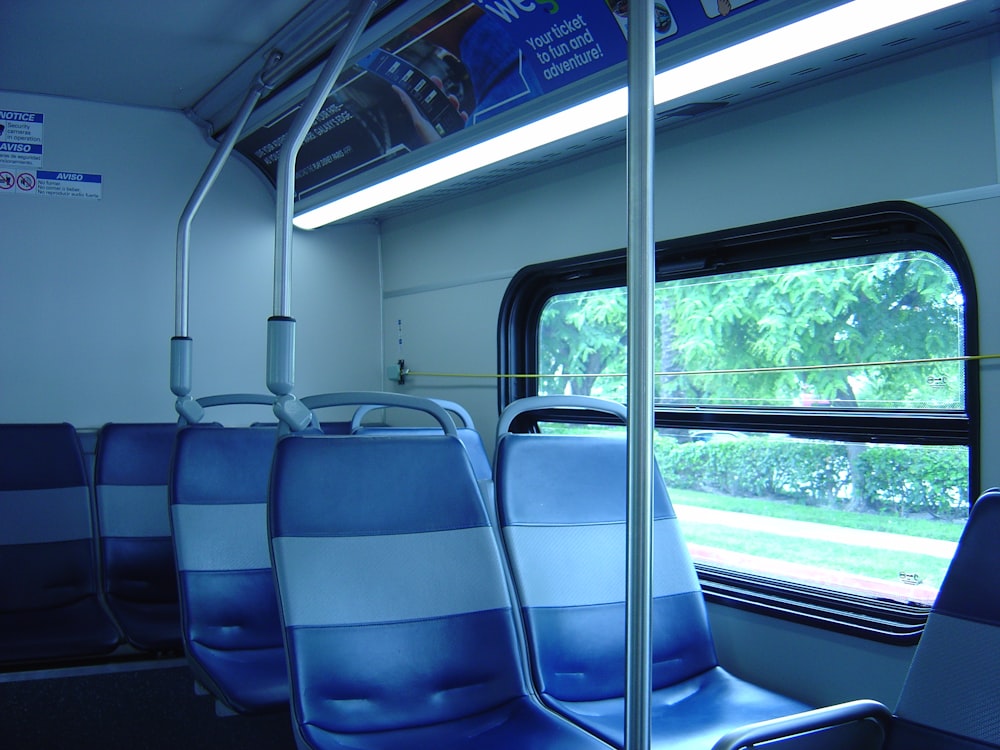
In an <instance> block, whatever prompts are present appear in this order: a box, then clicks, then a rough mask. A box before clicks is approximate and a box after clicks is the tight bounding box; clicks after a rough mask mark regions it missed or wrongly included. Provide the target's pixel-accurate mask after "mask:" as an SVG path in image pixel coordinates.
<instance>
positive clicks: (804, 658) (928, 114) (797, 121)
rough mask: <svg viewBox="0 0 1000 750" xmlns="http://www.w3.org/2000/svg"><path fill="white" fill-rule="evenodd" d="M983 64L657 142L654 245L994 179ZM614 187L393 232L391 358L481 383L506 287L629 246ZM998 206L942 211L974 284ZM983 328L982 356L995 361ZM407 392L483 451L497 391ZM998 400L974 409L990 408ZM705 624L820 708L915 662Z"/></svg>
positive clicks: (493, 197) (957, 62)
mask: <svg viewBox="0 0 1000 750" xmlns="http://www.w3.org/2000/svg"><path fill="white" fill-rule="evenodd" d="M992 67H993V66H992V61H991V50H990V41H989V40H988V39H975V40H970V41H967V42H964V43H961V44H957V45H954V46H952V47H948V48H943V49H937V50H933V51H928V52H926V53H924V54H922V55H920V56H917V57H910V58H906V59H901V60H898V61H895V62H892V63H889V64H886V65H883V66H880V67H877V68H874V69H871V70H868V71H864V72H861V73H858V74H856V75H854V76H852V77H850V78H846V79H841V80H832V81H828V82H825V83H820V84H816V85H813V86H812V87H810V88H807V89H801V90H798V91H796V92H793V93H790V94H787V95H784V96H782V97H780V98H775V99H771V100H767V101H762V102H759V103H756V104H751V105H748V106H746V107H743V108H734V109H732V110H731V111H726V112H722V113H719V114H717V115H714V116H711V117H707V118H705V119H702V120H694V121H692V122H691V123H689V124H687V125H686V126H684V127H680V128H675V129H672V130H668V131H666V132H664V133H661V134H660V135H659V137H658V141H657V151H656V176H655V219H656V238H657V239H658V240H662V239H669V238H675V237H684V236H689V235H692V234H697V233H701V232H707V231H711V230H718V229H723V228H726V227H737V226H741V225H746V224H752V223H757V222H762V221H768V220H774V219H782V218H788V217H794V216H798V215H803V214H807V213H811V212H818V211H826V210H831V209H837V208H841V207H845V206H852V205H861V204H864V203H869V202H875V201H882V200H899V199H907V198H913V197H917V196H924V195H929V194H937V193H948V192H951V191H958V190H964V189H968V188H974V187H978V186H984V185H994V184H995V183H996V182H997V176H998V175H997V139H996V134H995V129H994V100H993V96H992V89H993V80H992ZM625 190H626V182H625V153H624V149H623V148H616V149H613V150H609V151H606V152H603V153H599V154H596V155H592V156H588V157H585V158H582V159H579V160H576V161H573V162H570V163H568V164H564V165H562V166H558V167H555V168H552V169H549V170H547V171H545V172H542V173H539V174H536V175H532V176H531V177H529V178H523V179H518V180H514V181H511V182H506V183H503V184H501V185H498V186H497V187H495V188H493V189H491V190H487V191H482V192H477V193H475V194H472V195H469V196H465V197H462V198H460V199H457V200H453V201H451V202H450V203H449V204H447V205H446V206H439V207H436V210H434V211H424V212H422V213H414V214H410V215H405V216H401V217H397V218H394V219H392V220H389V221H386V222H385V224H384V225H383V227H382V247H383V264H384V272H383V273H384V282H385V295H384V315H385V319H386V321H387V326H386V331H385V333H384V336H385V341H386V349H387V352H392V351H394V346H395V343H394V340H395V336H396V332H395V330H394V328H393V326H392V323H394V321H395V320H396V319H397V318H399V319H402V320H403V333H404V353H405V358H406V361H407V365H408V366H410V367H412V368H413V369H414V370H418V371H419V370H423V371H452V372H492V371H493V370H492V369H491V368H492V367H495V366H496V333H497V314H498V311H499V307H500V303H501V299H502V297H503V294H504V291H505V289H506V286H507V282H508V281H509V279H510V278H511V276H512V275H513V274H514V273H515V272H516V271H517V270H518V269H519V268H521V267H522V266H524V265H526V264H529V263H537V262H542V261H547V260H552V259H557V258H563V257H570V256H575V255H580V254H585V253H592V252H599V251H604V250H611V249H615V248H620V247H623V246H624V245H625V244H626V224H625V214H626V198H625ZM994 204H995V201H993V202H990V201H979V202H978V203H977V205H976V206H971V205H970V206H966V207H964V208H962V207H956V206H951V207H947V208H944V207H942V208H940V210H941V212H942V216H944V217H945V218H946V220H949V221H954V222H956V223H957V224H960V226H955V227H954V228H955V229H956V231H957V232H958V234H959V236H960V238H961V239H962V240H963V241H964V242H965V243H966V246H967V249H968V251H969V252H970V254H971V255H972V256H973V261H974V267H975V271H976V274H977V278H978V279H979V285H980V287H981V289H982V288H984V287H986V285H987V284H988V281H989V280H990V279H992V278H993V277H994V275H995V274H996V272H997V270H998V269H997V264H998V261H997V254H996V252H995V250H994V249H993V247H992V245H993V242H994V239H993V238H994V237H995V236H996V219H995V216H996V214H995V211H994V210H992V209H993V205H994ZM979 302H980V320H981V321H983V328H984V330H986V329H988V328H989V325H988V321H990V320H996V319H997V317H998V314H1000V301H998V300H997V299H996V295H989V294H980V300H979ZM989 330H990V332H989V333H986V334H984V336H985V338H984V342H983V348H984V351H985V350H986V349H988V348H992V349H991V350H993V351H1000V340H996V336H995V334H994V333H993V332H992V329H989ZM388 358H389V359H390V360H394V359H395V357H394V356H393V357H388ZM401 390H403V391H406V392H412V393H417V394H420V395H433V396H440V397H445V398H453V399H456V400H458V401H461V402H463V403H464V404H465V405H466V406H467V407H468V408H469V409H470V411H471V412H472V415H473V417H474V418H475V420H476V423H477V426H478V427H479V428H480V431H481V432H482V433H483V437H484V440H485V442H486V443H487V446H488V449H492V444H493V439H492V433H493V431H494V429H495V425H496V417H497V412H496V408H497V407H496V404H497V399H496V387H495V382H493V381H489V380H485V381H483V380H458V381H456V380H451V379H445V378H434V377H414V378H412V379H411V381H410V382H409V383H408V384H406V385H404V386H402V387H401ZM998 390H1000V389H997V388H994V389H993V392H994V393H995V392H997V391H998ZM994 398H995V397H990V399H994ZM993 406H996V404H992V401H989V403H987V402H985V401H984V403H983V409H984V413H991V411H990V410H992V408H993ZM992 429H993V428H992V427H988V428H987V430H986V431H987V432H989V430H992ZM983 445H984V449H990V450H992V449H995V448H996V447H997V446H998V445H1000V438H998V436H997V435H993V434H986V435H985V436H984V441H983ZM984 463H986V464H987V466H990V462H989V461H986V462H984ZM993 463H994V464H995V462H993ZM984 479H987V480H988V482H992V483H994V484H995V483H1000V476H997V477H995V478H992V479H988V478H987V477H984ZM711 617H712V623H713V629H714V632H715V635H716V645H717V648H718V651H719V655H720V659H721V661H722V663H723V664H724V665H726V666H727V667H729V668H730V669H732V670H733V671H734V672H736V673H737V674H740V675H743V676H746V677H749V678H752V679H754V680H756V681H759V682H762V683H764V684H770V685H772V686H774V687H782V688H783V689H785V690H789V689H790V690H793V691H794V692H795V693H796V694H797V696H798V697H800V698H801V699H803V700H806V701H809V702H812V703H815V704H822V703H832V702H836V701H840V700H847V699H851V698H856V697H874V698H877V699H880V700H883V701H884V702H886V703H887V704H889V705H890V706H891V705H893V704H894V703H895V700H896V697H897V694H898V690H899V687H900V685H901V683H902V680H903V677H904V676H905V673H906V669H907V665H908V663H909V658H910V655H911V650H910V649H909V648H900V647H895V646H886V645H884V644H879V643H875V642H873V641H868V640H862V639H857V638H851V637H847V636H839V635H837V634H831V633H827V632H825V631H817V630H814V629H811V628H806V627H804V626H801V625H797V624H794V623H790V622H784V621H779V620H774V619H773V618H763V617H760V616H759V615H755V614H752V613H746V612H741V611H739V610H735V609H731V608H728V607H713V608H712V610H711ZM748 640H749V642H752V643H753V644H754V647H753V648H752V649H747V648H746V647H745V645H746V643H747V642H748Z"/></svg>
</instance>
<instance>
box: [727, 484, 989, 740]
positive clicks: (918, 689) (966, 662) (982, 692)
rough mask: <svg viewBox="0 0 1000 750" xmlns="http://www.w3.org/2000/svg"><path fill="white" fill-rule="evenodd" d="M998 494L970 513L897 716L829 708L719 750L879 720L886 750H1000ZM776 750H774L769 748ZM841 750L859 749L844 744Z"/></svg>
mask: <svg viewBox="0 0 1000 750" xmlns="http://www.w3.org/2000/svg"><path fill="white" fill-rule="evenodd" d="M998 539H1000V490H997V489H992V490H988V491H987V492H985V493H984V494H983V495H982V497H980V498H979V499H978V500H977V501H976V503H975V504H974V505H973V506H972V512H971V514H970V515H969V520H968V522H967V523H966V526H965V530H964V531H963V532H962V537H961V539H960V540H959V542H958V547H957V548H956V550H955V555H954V557H953V558H952V561H951V565H950V566H949V567H948V572H947V574H946V575H945V577H944V580H943V581H942V582H941V589H940V590H939V591H938V595H937V599H936V600H935V602H934V605H933V606H932V607H931V611H930V613H929V614H928V617H927V625H926V627H925V628H924V632H923V634H922V635H921V636H920V642H919V643H918V644H917V648H916V650H915V652H914V654H913V660H912V662H911V663H910V669H909V672H907V675H906V679H905V680H904V681H903V689H902V691H901V693H900V696H899V701H898V702H897V704H896V710H895V712H894V713H893V714H892V715H890V714H889V711H888V709H886V708H885V707H884V706H882V705H881V704H879V703H876V702H875V701H857V702H853V703H850V704H840V705H837V706H827V707H823V708H820V709H816V710H815V711H811V712H808V713H805V714H802V715H801V716H798V717H790V718H789V719H786V720H777V721H773V722H763V723H761V724H760V725H758V726H752V727H745V728H742V729H739V730H735V731H733V732H731V733H730V734H729V735H727V736H725V737H723V738H721V739H720V740H719V742H718V743H717V744H716V745H715V748H716V750H740V749H742V748H750V747H752V746H755V743H760V742H764V741H770V740H776V742H775V744H774V745H773V747H775V750H777V748H782V750H783V748H784V747H785V744H782V743H783V740H782V739H781V738H785V737H788V736H790V735H794V734H799V733H802V732H805V731H813V732H816V731H819V730H822V729H825V728H827V727H830V726H833V725H835V724H839V723H844V722H847V721H855V722H858V721H867V722H871V721H872V720H875V721H878V722H879V724H881V725H882V726H883V727H884V728H885V742H884V744H883V743H880V744H878V745H876V747H880V748H881V747H884V748H885V749H886V750H997V748H1000V681H998V679H997V676H998V675H1000V580H998V578H997V576H996V575H993V572H994V571H996V570H997V569H998V568H1000V545H998V544H997V540H998ZM771 746H772V745H769V747H771ZM838 747H839V748H840V750H855V748H857V747H858V745H857V744H856V743H844V744H841V745H839V746H838Z"/></svg>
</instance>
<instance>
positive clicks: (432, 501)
mask: <svg viewBox="0 0 1000 750" xmlns="http://www.w3.org/2000/svg"><path fill="white" fill-rule="evenodd" d="M446 432H448V434H445V435H440V436H438V435H425V436H409V435H405V434H403V435H385V436H377V437H375V436H373V437H368V438H364V439H361V438H356V437H334V436H292V437H287V438H285V439H283V440H281V441H280V442H279V444H278V448H277V452H276V455H275V464H274V471H273V476H272V484H271V505H270V509H269V524H270V536H271V549H272V555H273V558H274V566H275V574H276V579H277V582H278V592H279V600H280V604H281V614H282V619H283V623H284V632H285V641H286V646H287V652H288V660H289V672H290V679H291V685H292V709H293V714H294V724H295V727H296V732H297V740H298V742H299V745H300V747H303V748H312V749H313V750H339V749H340V748H370V749H374V748H379V749H380V750H403V748H406V749H407V750H410V749H411V748H450V749H451V750H461V749H462V748H477V750H490V749H494V748H495V749H496V750H500V749H501V748H502V749H503V750H509V749H510V748H543V747H544V748H550V749H553V750H559V749H562V748H565V749H567V750H568V749H569V748H600V747H606V746H605V745H604V744H603V743H601V742H600V741H598V740H596V739H595V738H593V737H592V736H590V735H589V734H587V733H585V732H583V731H582V730H580V729H578V728H577V727H575V726H573V725H572V724H570V723H569V722H566V721H564V720H563V719H561V718H559V717H557V716H555V715H554V714H551V713H549V712H547V711H546V710H545V709H544V708H542V707H541V706H540V705H539V704H538V703H537V702H536V701H535V700H534V698H532V697H531V696H530V695H529V694H528V693H527V692H526V690H525V682H524V678H523V672H522V670H521V666H520V665H521V657H520V651H519V645H518V644H519V641H518V635H517V629H516V626H515V622H514V619H513V616H512V610H511V605H510V599H509V592H508V587H507V581H506V577H505V574H504V570H503V566H502V561H501V557H500V554H499V550H498V548H497V542H496V538H495V536H494V531H493V529H492V528H491V527H490V526H489V522H488V520H487V515H486V511H485V508H484V505H483V501H482V497H481V495H480V493H479V490H478V487H477V483H476V478H475V476H474V474H473V469H472V466H471V464H470V461H469V457H468V455H467V453H466V450H465V448H464V446H463V445H462V443H461V442H460V441H459V440H458V439H457V437H455V436H454V426H452V427H451V430H446Z"/></svg>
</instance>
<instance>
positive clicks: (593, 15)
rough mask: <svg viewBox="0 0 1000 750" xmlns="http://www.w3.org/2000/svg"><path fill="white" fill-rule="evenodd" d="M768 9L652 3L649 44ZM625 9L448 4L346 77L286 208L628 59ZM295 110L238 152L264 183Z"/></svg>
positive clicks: (586, 3) (686, 1) (536, 2)
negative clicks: (261, 173) (653, 36)
mask: <svg viewBox="0 0 1000 750" xmlns="http://www.w3.org/2000/svg"><path fill="white" fill-rule="evenodd" d="M765 2H767V0H657V2H656V5H655V8H656V18H655V23H656V28H655V34H656V39H657V43H658V44H665V43H669V42H670V40H672V39H675V38H679V37H681V36H684V35H686V34H690V33H692V32H694V31H697V30H698V29H701V28H704V27H706V26H708V25H710V24H713V23H718V22H723V21H725V20H726V17H727V16H730V15H736V14H737V13H738V12H739V9H741V8H742V7H744V6H747V5H760V4H763V3H765ZM627 35H628V0H573V2H569V1H568V0H476V1H475V2H470V0H451V2H448V3H446V4H445V5H443V6H442V7H440V8H438V9H437V10H436V11H434V12H433V13H431V14H430V15H428V16H426V17H425V18H423V19H422V20H421V21H419V22H418V23H416V24H414V25H413V26H411V27H410V28H408V29H407V30H406V31H405V32H404V33H402V34H400V35H398V36H397V37H395V38H394V39H392V40H391V41H389V42H388V43H386V44H384V45H383V46H382V47H381V48H379V49H376V50H373V51H372V52H370V53H369V54H368V55H366V56H365V57H363V58H362V59H360V60H358V61H357V62H356V63H355V64H354V65H352V66H350V67H349V68H347V69H345V71H344V73H343V75H342V76H341V77H340V79H338V81H337V83H336V85H335V86H334V89H333V91H332V93H331V94H330V96H329V97H328V98H327V100H326V101H325V102H324V105H323V107H322V108H321V110H320V112H319V114H318V115H317V118H316V121H315V122H314V123H313V126H312V128H311V129H310V131H309V133H308V135H307V136H306V139H305V142H304V143H303V145H302V148H301V149H300V151H299V156H298V160H297V162H296V174H295V185H296V197H297V198H302V197H304V196H306V195H308V194H310V193H312V192H315V191H316V190H319V189H322V188H324V187H327V186H328V185H330V184H332V183H334V182H337V181H339V180H342V179H345V178H347V177H349V176H351V175H354V174H357V173H359V172H361V171H364V170H365V169H368V168H370V167H372V166H374V165H376V164H380V163H383V162H385V161H387V160H390V159H393V158H395V157H397V156H399V155H400V154H404V153H409V152H410V151H413V150H415V149H418V148H420V147H421V146H423V145H427V144H429V143H432V142H435V141H438V140H440V139H442V138H447V137H448V136H449V135H451V134H453V133H456V132H458V131H461V130H465V129H467V128H470V127H474V126H475V125H476V124H477V123H481V122H484V121H486V120H488V119H489V118H491V117H494V116H496V115H498V114H500V113H502V112H506V111H508V110H510V109H512V108H515V107H518V106H520V105H522V104H524V103H526V102H529V101H531V100H533V99H535V98H537V97H540V96H544V95H545V94H547V93H549V92H552V91H555V90H557V89H559V88H561V87H563V86H566V85H568V84H571V83H573V82H575V81H579V80H581V79H584V78H587V77H588V76H591V75H593V74H594V73H597V72H599V71H602V70H605V69H607V68H609V67H611V66H613V65H617V64H619V63H621V62H623V61H624V60H625V59H626V47H627V41H626V40H627ZM297 109H298V107H297V106H296V107H293V108H291V109H289V110H288V111H287V112H284V113H283V114H282V115H280V116H279V117H277V118H276V119H275V120H273V121H272V122H270V123H267V124H266V125H264V126H263V127H261V128H259V129H258V130H256V131H254V132H253V133H251V134H249V135H247V136H246V137H244V138H243V139H242V140H241V141H239V143H238V144H237V150H239V151H240V153H242V154H243V155H244V156H246V157H248V158H249V159H250V160H251V161H253V162H254V163H255V164H257V165H258V166H259V167H260V168H261V169H262V170H263V171H264V172H265V174H267V175H268V176H269V177H270V178H271V180H272V182H274V181H276V175H277V167H278V160H279V158H280V155H281V146H282V144H283V143H284V140H285V136H286V133H287V131H288V129H289V127H290V126H291V124H292V121H293V120H294V118H295V114H296V112H297Z"/></svg>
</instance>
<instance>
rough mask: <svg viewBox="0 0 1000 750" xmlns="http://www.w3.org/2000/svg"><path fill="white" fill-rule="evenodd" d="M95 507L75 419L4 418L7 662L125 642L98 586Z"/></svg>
mask: <svg viewBox="0 0 1000 750" xmlns="http://www.w3.org/2000/svg"><path fill="white" fill-rule="evenodd" d="M91 509H92V506H91V497H90V485H89V483H88V479H87V472H86V468H85V466H84V461H83V455H82V452H81V450H80V442H79V440H78V439H77V435H76V430H75V429H74V428H73V426H72V425H69V424H65V423H63V424H5V425H0V570H2V571H3V575H2V576H0V663H3V662H25V661H35V660H49V659H61V658H71V657H84V656H93V655H97V654H105V653H108V652H110V651H113V650H114V649H115V648H116V647H117V646H118V643H119V641H120V639H121V636H120V634H119V632H118V628H117V627H115V624H114V623H113V622H112V621H111V619H110V618H109V617H108V615H107V613H106V612H105V610H104V608H103V606H102V605H101V601H100V595H99V593H98V578H97V565H96V560H97V557H96V554H95V547H94V527H93V522H92V514H91V513H92V510H91Z"/></svg>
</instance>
